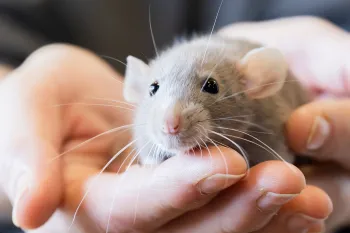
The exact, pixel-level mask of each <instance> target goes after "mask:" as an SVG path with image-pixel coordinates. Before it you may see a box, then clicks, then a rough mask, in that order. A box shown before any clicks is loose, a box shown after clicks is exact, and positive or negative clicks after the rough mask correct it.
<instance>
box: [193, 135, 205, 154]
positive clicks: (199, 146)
mask: <svg viewBox="0 0 350 233" xmlns="http://www.w3.org/2000/svg"><path fill="white" fill-rule="evenodd" d="M194 140H195V141H196V144H197V145H198V148H199V150H200V152H201V158H203V151H202V147H201V144H200V143H199V142H198V141H197V139H196V138H194Z"/></svg>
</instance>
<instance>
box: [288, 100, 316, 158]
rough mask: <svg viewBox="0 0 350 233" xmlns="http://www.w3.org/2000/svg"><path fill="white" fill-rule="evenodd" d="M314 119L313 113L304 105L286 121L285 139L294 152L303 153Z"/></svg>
mask: <svg viewBox="0 0 350 233" xmlns="http://www.w3.org/2000/svg"><path fill="white" fill-rule="evenodd" d="M315 117H316V115H315V113H314V112H313V111H310V108H309V106H307V105H306V106H302V107H300V108H298V109H297V110H296V111H294V112H293V113H292V115H291V116H290V118H289V119H288V121H287V124H286V137H287V140H288V144H289V146H290V147H291V149H292V150H294V151H295V152H298V153H303V152H305V150H306V146H307V141H308V138H309V135H310V133H311V131H312V126H313V122H314V119H315Z"/></svg>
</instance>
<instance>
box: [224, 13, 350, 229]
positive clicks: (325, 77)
mask: <svg viewBox="0 0 350 233" xmlns="http://www.w3.org/2000/svg"><path fill="white" fill-rule="evenodd" d="M220 33H221V34H222V35H225V36H229V37H240V38H246V39H250V40H253V41H257V42H259V43H262V44H264V45H267V46H273V47H276V48H279V49H280V50H281V51H282V52H283V53H284V54H285V56H286V59H287V61H288V62H289V64H290V67H291V70H292V71H293V73H294V74H295V75H296V77H297V78H299V80H300V81H301V82H302V83H303V84H304V85H305V87H306V89H307V90H308V91H309V92H310V93H311V96H312V98H313V100H314V101H313V102H311V103H309V104H307V105H305V106H302V107H300V108H299V109H297V110H296V111H295V112H294V113H293V114H292V116H291V118H290V120H289V121H288V123H287V136H288V141H289V144H290V146H291V148H292V149H293V150H295V151H296V152H298V153H300V154H302V155H306V156H310V157H311V158H313V159H315V160H317V161H319V162H321V163H318V164H316V165H313V166H308V167H305V168H303V170H304V173H305V175H306V178H307V181H308V183H310V184H314V185H317V186H318V187H320V188H322V189H323V190H325V191H326V192H327V193H328V195H330V197H331V199H332V200H333V203H334V212H333V214H332V215H331V216H330V218H329V219H328V221H327V232H333V230H334V229H336V228H338V227H339V226H341V225H344V224H350V222H349V219H350V205H349V190H350V160H349V158H350V157H349V149H350V147H349V144H348V140H349V138H350V127H349V124H348V117H349V114H350V100H349V99H348V97H349V94H350V85H349V83H350V76H349V71H350V63H349V61H350V59H349V58H350V57H349V51H350V37H349V34H348V33H347V32H346V31H344V30H342V29H340V28H338V27H337V26H335V25H333V24H332V23H330V22H328V21H326V20H324V19H320V18H316V17H309V16H299V17H291V18H282V19H277V20H269V21H263V22H258V23H254V22H247V23H238V24H234V25H231V26H228V27H226V28H224V29H223V30H221V31H220Z"/></svg>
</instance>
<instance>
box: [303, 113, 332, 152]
mask: <svg viewBox="0 0 350 233" xmlns="http://www.w3.org/2000/svg"><path fill="white" fill-rule="evenodd" d="M330 131H331V127H330V125H329V123H328V121H327V120H326V119H324V118H323V117H320V116H318V117H316V119H315V121H314V123H313V125H312V128H311V133H310V135H309V138H308V140H307V149H308V150H317V149H319V148H321V146H322V145H323V144H324V142H325V141H326V139H327V138H328V136H329V134H330Z"/></svg>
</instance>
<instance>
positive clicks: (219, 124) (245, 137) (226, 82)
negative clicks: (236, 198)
mask: <svg viewBox="0 0 350 233" xmlns="http://www.w3.org/2000/svg"><path fill="white" fill-rule="evenodd" d="M123 92H124V93H123V95H124V98H125V100H126V101H128V102H130V103H133V104H136V106H137V107H136V109H135V115H134V123H135V126H134V128H133V137H134V139H135V140H136V142H135V144H136V149H138V151H139V152H138V158H139V161H140V163H141V164H159V163H161V162H163V161H164V160H166V159H168V158H170V157H172V156H176V155H178V154H181V153H186V152H189V151H191V150H192V149H194V148H198V147H202V148H205V147H206V146H207V145H209V144H212V145H224V146H227V147H230V148H233V149H235V150H237V151H239V152H241V154H242V155H244V156H245V157H246V159H247V160H248V162H249V164H250V165H254V164H257V163H260V162H262V161H265V160H269V159H272V158H273V157H275V158H278V159H282V160H284V161H286V162H290V163H293V162H294V161H295V156H294V154H293V153H292V152H291V151H290V150H289V148H288V146H287V145H286V141H285V140H286V139H285V136H284V126H285V122H286V121H287V119H288V117H289V116H290V114H291V113H292V111H294V110H295V109H296V108H297V107H299V106H301V105H302V104H305V103H306V102H307V101H308V98H307V95H306V92H305V90H304V89H303V87H302V86H301V84H300V83H299V82H298V81H297V79H296V78H295V77H294V75H293V73H292V72H291V71H290V70H289V68H288V65H287V63H286V60H285V58H284V56H283V54H282V53H281V52H280V51H279V50H278V49H276V48H272V47H266V46H263V45H262V44H258V43H255V42H251V41H248V40H245V39H241V38H228V37H225V36H223V35H220V34H217V33H216V34H212V35H202V36H196V37H193V38H191V39H187V40H183V41H180V42H175V43H174V44H173V45H171V46H170V47H168V48H166V49H164V50H163V51H161V53H159V54H158V52H157V56H156V57H155V58H153V59H152V60H150V61H149V62H148V64H147V63H145V62H143V61H142V60H140V59H138V58H136V57H133V56H128V57H127V68H126V72H125V81H124V90H123Z"/></svg>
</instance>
